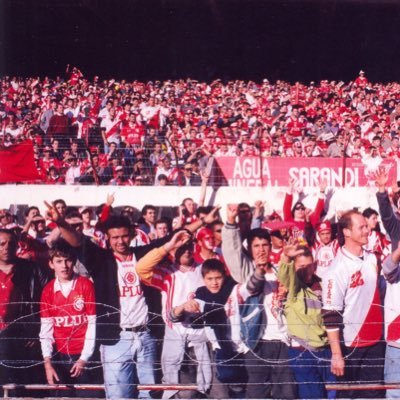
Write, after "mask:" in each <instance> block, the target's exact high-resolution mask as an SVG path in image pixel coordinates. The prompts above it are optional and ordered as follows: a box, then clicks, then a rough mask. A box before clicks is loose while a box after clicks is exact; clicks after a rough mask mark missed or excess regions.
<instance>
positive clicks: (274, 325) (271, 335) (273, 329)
mask: <svg viewBox="0 0 400 400" xmlns="http://www.w3.org/2000/svg"><path fill="white" fill-rule="evenodd" d="M264 277H265V283H264V309H265V313H266V315H267V326H266V327H265V331H264V333H263V336H262V339H263V340H281V341H282V342H285V343H287V342H288V336H287V325H286V320H285V317H284V315H283V312H282V309H283V308H282V301H283V300H284V298H285V296H286V290H285V289H284V287H283V286H282V285H281V284H280V283H279V281H278V278H277V274H276V269H275V268H271V269H269V270H267V272H266V273H265V275H264Z"/></svg>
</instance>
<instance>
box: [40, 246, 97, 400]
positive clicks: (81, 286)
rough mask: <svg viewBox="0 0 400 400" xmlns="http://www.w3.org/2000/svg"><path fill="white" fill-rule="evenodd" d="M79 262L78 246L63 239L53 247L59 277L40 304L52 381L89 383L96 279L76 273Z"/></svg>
mask: <svg viewBox="0 0 400 400" xmlns="http://www.w3.org/2000/svg"><path fill="white" fill-rule="evenodd" d="M75 262H76V256H75V255H74V250H73V249H72V248H71V247H70V246H69V245H68V244H66V243H65V242H63V241H59V242H56V244H55V245H54V247H53V248H52V249H51V250H50V261H49V265H50V268H51V269H52V270H54V273H55V279H53V280H52V281H50V282H49V283H48V284H47V285H46V286H45V287H44V289H43V292H42V296H41V305H40V323H41V329H40V343H41V347H42V354H43V359H44V368H45V372H46V379H47V382H48V383H49V384H50V385H53V384H55V383H58V382H60V383H65V384H73V383H88V377H87V374H86V373H85V365H86V363H87V362H88V360H89V358H90V357H91V356H92V354H93V350H94V346H95V336H96V305H95V294H94V286H93V283H92V282H91V281H90V280H89V279H87V278H84V277H82V276H78V275H76V274H75V273H74V265H75ZM77 392H78V391H76V392H74V391H72V393H70V394H69V395H74V394H75V395H78V393H77ZM87 394H88V393H87V392H84V393H81V395H82V396H87Z"/></svg>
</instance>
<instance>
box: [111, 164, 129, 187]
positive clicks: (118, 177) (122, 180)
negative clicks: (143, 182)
mask: <svg viewBox="0 0 400 400" xmlns="http://www.w3.org/2000/svg"><path fill="white" fill-rule="evenodd" d="M108 184H109V185H117V186H129V185H131V183H130V182H129V179H126V177H125V176H124V167H123V166H122V165H118V166H117V167H115V177H114V178H113V179H111V180H110V182H109V183H108Z"/></svg>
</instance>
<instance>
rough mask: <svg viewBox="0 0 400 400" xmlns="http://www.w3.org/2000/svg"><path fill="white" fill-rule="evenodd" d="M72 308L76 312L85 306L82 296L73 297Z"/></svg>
mask: <svg viewBox="0 0 400 400" xmlns="http://www.w3.org/2000/svg"><path fill="white" fill-rule="evenodd" d="M73 306H74V309H75V310H76V311H82V310H83V307H84V306H85V301H84V300H83V297H82V296H77V297H75V300H74V304H73Z"/></svg>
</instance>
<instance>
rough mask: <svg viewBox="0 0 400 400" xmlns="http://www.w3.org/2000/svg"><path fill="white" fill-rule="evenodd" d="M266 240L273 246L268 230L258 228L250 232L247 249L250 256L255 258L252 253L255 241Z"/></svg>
mask: <svg viewBox="0 0 400 400" xmlns="http://www.w3.org/2000/svg"><path fill="white" fill-rule="evenodd" d="M257 238H258V239H265V240H267V242H268V243H269V244H271V235H270V234H269V232H268V231H267V230H266V229H263V228H256V229H252V230H250V232H249V233H248V234H247V246H248V247H247V249H248V252H249V254H250V256H251V257H252V258H253V253H252V251H251V245H252V243H253V242H254V240H255V239H257Z"/></svg>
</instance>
